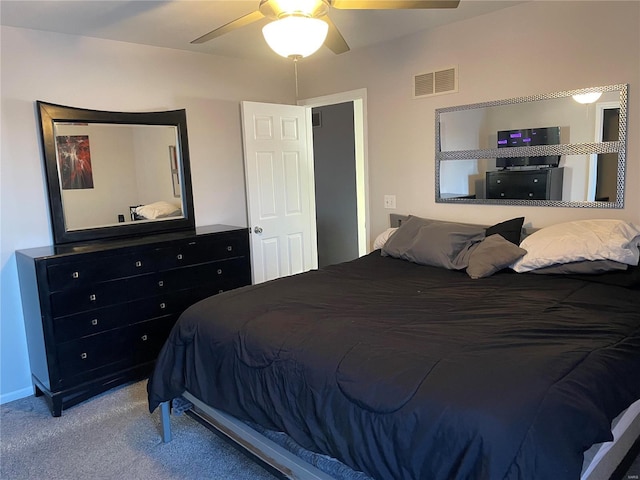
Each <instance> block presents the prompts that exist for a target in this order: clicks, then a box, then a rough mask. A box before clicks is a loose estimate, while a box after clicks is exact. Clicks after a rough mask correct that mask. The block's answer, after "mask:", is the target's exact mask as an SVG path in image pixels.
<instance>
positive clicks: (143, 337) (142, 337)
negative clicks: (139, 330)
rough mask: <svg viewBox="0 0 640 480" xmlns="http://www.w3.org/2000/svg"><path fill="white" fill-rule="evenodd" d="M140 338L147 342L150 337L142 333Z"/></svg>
mask: <svg viewBox="0 0 640 480" xmlns="http://www.w3.org/2000/svg"><path fill="white" fill-rule="evenodd" d="M140 338H141V339H142V341H143V342H146V341H147V338H148V337H147V336H146V335H142V336H141V337H140Z"/></svg>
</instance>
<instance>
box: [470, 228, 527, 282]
mask: <svg viewBox="0 0 640 480" xmlns="http://www.w3.org/2000/svg"><path fill="white" fill-rule="evenodd" d="M525 253H527V251H526V250H525V249H523V248H520V247H518V246H517V245H514V244H513V243H511V242H509V241H508V240H506V239H505V238H504V237H502V236H501V235H499V234H493V235H491V236H489V237H487V238H485V239H484V240H483V241H482V242H480V243H479V244H478V245H477V246H475V248H474V249H473V250H472V251H471V254H470V256H469V266H468V267H467V275H469V276H470V277H471V278H474V279H475V278H484V277H488V276H489V275H493V274H494V273H496V272H497V271H499V270H502V269H503V268H507V267H508V266H509V265H511V264H512V263H513V262H515V261H516V260H517V259H519V258H520V257H522V256H523V255H524V254H525Z"/></svg>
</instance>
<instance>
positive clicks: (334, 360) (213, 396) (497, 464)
mask: <svg viewBox="0 0 640 480" xmlns="http://www.w3.org/2000/svg"><path fill="white" fill-rule="evenodd" d="M522 220H523V219H522V218H519V219H513V220H510V221H506V222H502V223H501V224H498V225H494V226H491V227H486V226H478V225H468V224H457V223H453V222H441V221H437V220H429V219H420V218H419V217H409V219H408V220H407V221H406V222H404V223H403V224H402V225H401V226H400V228H398V229H397V230H393V231H389V232H385V233H386V237H385V238H383V239H382V241H381V242H380V243H381V244H382V247H381V248H380V249H376V250H374V251H373V252H372V253H370V254H368V255H366V256H364V257H362V258H359V259H356V260H354V261H351V262H346V263H343V264H339V265H333V266H329V267H326V268H323V269H320V270H315V271H311V272H306V273H304V274H300V275H295V276H292V277H286V278H281V279H278V280H274V281H271V282H266V283H263V284H259V285H253V286H248V287H243V288H240V289H237V290H233V291H230V292H225V293H224V294H221V295H215V296H213V297H210V298H208V299H205V300H202V301H200V302H198V303H197V304H195V305H193V306H192V307H190V308H189V309H187V310H186V311H185V312H184V313H183V315H182V316H181V318H180V319H179V320H178V322H177V324H176V326H175V327H174V329H173V331H172V332H171V335H170V337H169V339H168V340H167V342H166V344H165V345H164V347H163V349H162V351H161V353H160V355H159V358H158V361H157V364H156V367H155V370H154V372H153V374H152V375H151V377H150V380H149V384H148V392H149V408H150V411H152V412H153V411H154V410H155V409H156V408H158V407H161V411H162V412H163V428H164V429H165V431H164V434H165V439H168V438H169V436H170V433H169V430H168V418H167V413H168V410H169V403H168V402H170V401H172V400H173V401H175V399H178V398H185V397H186V398H187V399H188V400H189V401H190V402H191V403H190V404H189V405H191V404H195V406H196V407H197V408H196V409H197V410H199V411H200V412H201V413H202V412H204V415H201V417H203V418H208V419H209V420H213V421H214V423H216V424H217V428H218V429H219V430H221V431H223V432H224V433H225V434H227V435H228V436H229V437H230V438H234V439H236V441H239V442H241V443H244V444H245V446H246V447H247V448H248V449H249V450H250V451H255V450H256V449H258V448H259V447H260V446H263V447H264V446H266V448H267V453H266V454H265V456H264V457H263V458H266V459H267V461H268V462H269V463H271V464H272V465H277V464H280V465H285V464H284V463H282V462H283V461H284V460H280V457H278V455H280V454H281V452H279V451H276V450H278V447H277V446H276V447H274V446H273V444H272V443H269V441H265V440H264V438H265V437H264V435H263V434H260V433H255V432H256V429H259V430H264V431H268V432H284V433H286V436H287V438H289V439H291V440H292V441H293V442H294V443H295V444H296V445H297V446H299V447H301V448H302V449H303V450H304V451H310V452H316V453H319V454H321V455H322V456H327V457H328V458H332V459H337V460H338V461H339V462H340V464H344V465H346V466H347V467H348V468H349V470H350V471H352V472H362V474H363V475H364V477H363V478H373V479H378V480H386V479H434V480H437V479H443V480H450V479H469V478H478V479H498V478H499V479H546V478H549V479H565V478H566V479H578V478H583V479H590V480H591V479H597V478H608V476H609V475H610V474H611V472H613V470H614V469H615V468H616V466H617V463H618V462H619V460H620V458H621V457H623V456H624V454H625V453H626V451H627V450H628V449H629V448H630V446H631V445H632V444H633V443H634V441H636V438H637V437H638V435H639V434H640V413H639V412H640V401H639V400H640V292H639V290H640V273H639V270H638V267H637V263H638V256H639V255H640V252H638V244H639V243H640V229H638V228H637V227H635V226H634V225H633V224H631V223H628V222H621V221H609V220H603V221H595V222H590V221H586V222H585V221H581V222H569V223H571V225H570V228H569V227H567V226H566V225H565V224H563V226H562V228H561V229H560V231H559V232H558V231H555V232H554V231H553V228H550V229H549V230H550V233H549V234H548V233H547V232H546V230H547V229H541V230H540V232H542V234H539V232H536V233H534V234H533V235H531V236H530V237H527V238H525V239H524V241H522V242H521V241H520V230H521V225H522ZM567 228H568V230H567ZM556 230H557V229H556ZM585 232H586V233H585ZM594 232H595V235H592V234H593V233H594ZM514 234H515V237H514ZM554 235H555V237H554ZM557 235H560V237H559V238H562V239H563V242H557V238H558V237H557ZM571 235H574V236H577V237H576V238H573V239H572V237H571ZM498 237H499V238H498ZM591 237H596V238H595V239H594V238H591ZM554 238H555V240H556V242H554V241H552V240H554ZM527 240H529V242H528V243H527ZM377 241H378V240H377ZM594 242H596V243H598V242H600V243H604V245H594ZM558 243H559V244H558ZM562 244H564V245H565V247H562ZM425 245H426V246H425ZM434 245H435V247H434ZM378 246H379V245H378ZM576 249H578V250H581V249H582V250H584V251H580V252H579V254H578V255H577V256H576ZM538 250H540V251H541V252H542V254H536V255H533V256H532V255H530V254H529V252H532V253H535V252H537V251H538ZM567 250H573V251H572V252H570V253H571V254H570V255H569V254H568V252H567ZM545 255H546V257H548V258H544V259H542V260H541V258H542V257H545ZM518 271H519V273H516V272H518ZM214 417H216V418H217V419H216V418H214ZM614 421H615V428H614V429H613V433H612V422H614ZM263 433H264V432H263ZM614 439H615V440H616V442H615V443H612V442H611V441H612V440H614ZM585 452H587V453H586V454H585ZM283 455H285V456H286V453H284V454H283ZM276 457H277V458H278V459H276ZM274 459H276V460H274ZM269 460H273V461H272V462H271V461H269ZM294 462H295V461H294ZM302 465H304V464H302ZM293 468H294V467H291V466H289V464H286V465H285V466H284V467H282V468H279V470H280V471H281V472H283V473H284V475H285V476H288V477H290V478H329V477H323V473H321V472H318V471H317V470H316V469H315V468H314V467H306V466H303V467H302V468H303V470H301V471H302V473H296V472H297V470H294V469H293Z"/></svg>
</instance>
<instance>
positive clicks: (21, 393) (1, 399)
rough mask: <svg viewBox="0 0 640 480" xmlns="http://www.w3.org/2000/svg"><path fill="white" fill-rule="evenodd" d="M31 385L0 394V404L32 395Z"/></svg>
mask: <svg viewBox="0 0 640 480" xmlns="http://www.w3.org/2000/svg"><path fill="white" fill-rule="evenodd" d="M33 394H34V391H33V386H31V387H27V388H22V389H20V390H14V391H13V392H9V393H4V394H2V395H0V405H4V404H5V403H9V402H13V401H14V400H20V399H21V398H25V397H28V396H30V395H33Z"/></svg>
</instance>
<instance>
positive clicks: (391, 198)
mask: <svg viewBox="0 0 640 480" xmlns="http://www.w3.org/2000/svg"><path fill="white" fill-rule="evenodd" d="M384 208H392V209H393V208H396V196H395V195H385V196H384Z"/></svg>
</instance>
